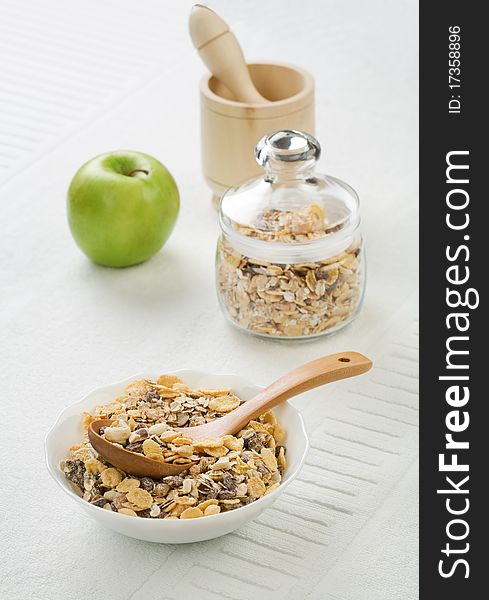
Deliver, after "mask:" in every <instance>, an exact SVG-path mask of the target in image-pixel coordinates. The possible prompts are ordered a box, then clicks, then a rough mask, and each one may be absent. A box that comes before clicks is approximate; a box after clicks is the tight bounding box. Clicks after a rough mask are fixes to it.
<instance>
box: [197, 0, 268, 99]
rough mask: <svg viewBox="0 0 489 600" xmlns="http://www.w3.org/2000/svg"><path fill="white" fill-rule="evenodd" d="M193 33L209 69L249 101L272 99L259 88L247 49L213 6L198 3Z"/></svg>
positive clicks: (235, 92)
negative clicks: (244, 53)
mask: <svg viewBox="0 0 489 600" xmlns="http://www.w3.org/2000/svg"><path fill="white" fill-rule="evenodd" d="M189 31H190V37H191V38H192V42H193V44H194V46H195V48H196V49H197V50H198V52H199V54H200V56H201V58H202V60H203V61H204V63H205V64H206V66H207V68H208V69H209V71H210V72H211V73H212V74H213V75H214V76H215V77H216V78H217V79H218V80H219V81H220V82H221V83H223V84H224V85H225V86H226V87H227V88H228V89H229V91H230V92H231V93H232V94H233V96H234V100H236V101H237V102H244V103H246V104H263V103H268V102H270V101H269V100H267V99H266V98H264V97H263V96H262V95H261V94H260V93H259V92H258V90H257V89H256V88H255V85H254V83H253V81H252V80H251V77H250V73H249V71H248V67H247V65H246V62H245V59H244V56H243V51H242V50H241V47H240V45H239V43H238V40H237V39H236V37H235V35H234V34H233V33H232V32H231V31H230V30H229V27H228V25H227V24H226V23H225V22H224V21H223V20H222V19H221V17H220V16H219V15H218V14H217V13H215V12H214V11H213V10H211V9H210V8H208V7H207V6H203V5H202V4H195V5H194V6H193V8H192V11H191V13H190V18H189Z"/></svg>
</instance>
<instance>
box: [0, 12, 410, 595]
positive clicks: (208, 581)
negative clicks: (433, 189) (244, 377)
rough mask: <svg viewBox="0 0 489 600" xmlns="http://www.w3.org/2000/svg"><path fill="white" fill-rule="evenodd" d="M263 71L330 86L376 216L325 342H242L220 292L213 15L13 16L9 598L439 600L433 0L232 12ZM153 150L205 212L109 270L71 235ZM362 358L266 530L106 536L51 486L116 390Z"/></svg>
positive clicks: (2, 43)
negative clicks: (426, 406)
mask: <svg viewBox="0 0 489 600" xmlns="http://www.w3.org/2000/svg"><path fill="white" fill-rule="evenodd" d="M209 4H210V6H212V7H214V8H216V9H217V10H218V11H219V12H220V13H221V14H222V15H223V16H224V17H225V18H226V19H227V20H228V22H229V23H230V24H231V26H232V28H233V30H234V32H235V33H236V35H237V36H238V38H239V39H240V41H241V43H242V46H243V48H244V50H245V54H246V56H247V58H248V59H249V60H260V59H261V60H266V59H270V60H277V61H288V62H292V63H296V64H298V65H300V66H303V67H305V68H307V69H308V70H310V71H311V72H312V73H313V74H314V75H315V78H316V84H317V136H318V138H319V140H320V141H321V143H322V145H323V151H324V153H323V157H322V159H321V164H320V166H321V169H322V170H324V171H326V172H327V173H330V174H333V175H336V176H338V177H340V178H342V179H345V180H346V181H347V182H349V183H350V184H351V185H352V186H353V187H355V188H356V189H357V190H358V192H359V194H360V197H361V200H362V215H363V230H364V232H365V237H366V242H367V248H368V274H369V281H368V289H367V296H366V301H365V306H364V309H363V311H362V313H361V316H360V317H359V319H358V321H357V322H356V323H354V324H353V325H352V326H351V327H350V328H347V329H346V330H344V331H343V332H341V333H340V334H338V335H336V336H334V337H331V338H325V339H322V340H320V341H317V342H314V343H308V344H292V343H282V344H277V343H272V342H267V341H262V340H257V339H252V338H249V337H247V336H244V335H242V334H240V333H238V332H236V331H234V330H231V329H230V328H229V327H228V326H227V325H226V323H225V321H224V319H223V317H222V316H221V314H220V313H219V308H218V304H217V300H216V297H215V293H214V280H213V255H214V246H215V240H216V235H217V224H216V216H215V213H214V212H213V211H212V209H211V207H210V193H209V190H207V188H206V186H205V184H204V182H203V179H202V175H201V170H200V156H199V113H198V110H199V107H198V92H197V87H198V80H199V77H200V76H201V75H202V73H203V72H204V67H203V65H202V64H201V63H200V61H199V58H198V56H197V55H196V53H195V51H194V49H193V48H192V45H191V43H190V40H189V38H188V34H187V16H188V12H189V9H190V6H191V2H188V1H186V0H185V1H182V0H179V1H178V2H177V1H176V0H175V1H172V2H170V1H168V0H167V1H164V0H159V1H157V0H141V1H139V2H129V1H128V0H117V1H116V0H105V1H104V2H101V1H100V0H99V1H96V0H83V2H81V1H78V2H75V1H72V2H62V0H44V1H43V2H34V0H32V1H30V2H28V1H25V0H24V1H23V2H15V1H14V0H3V1H2V4H1V7H0V71H1V73H2V76H1V77H0V219H1V236H0V269H1V279H0V281H1V300H0V301H1V305H0V326H1V346H0V364H1V371H0V377H1V380H2V387H1V390H2V393H1V398H2V400H1V402H2V423H3V424H2V433H1V436H0V439H1V444H2V471H1V476H2V479H1V484H0V496H1V515H0V518H1V520H2V546H3V552H2V559H1V561H0V572H1V575H2V578H1V579H2V581H1V585H2V592H1V595H2V597H5V598H10V599H13V600H17V599H19V600H27V599H31V598H32V599H36V600H44V599H46V600H57V599H63V600H78V599H81V598H106V599H110V600H112V599H118V600H119V599H120V600H130V599H131V600H140V599H143V598H155V599H158V600H159V599H166V598H168V599H173V598H175V599H176V598H179V599H182V598H185V599H186V598H190V597H196V598H199V599H203V600H207V599H209V600H215V599H217V598H228V599H230V600H247V599H248V598H251V597H259V598H281V599H283V598H294V599H296V598H301V599H302V598H308V599H309V600H324V599H327V600H392V598H398V599H400V600H412V599H413V598H415V597H417V591H416V590H417V524H416V523H417V491H416V489H417V488H416V485H417V430H416V424H417V412H416V409H417V383H416V377H417V365H416V361H417V350H416V348H417V334H416V322H415V319H416V314H417V306H416V304H417V184H418V182H417V175H418V173H417V141H418V140H417V127H418V123H417V98H418V96H417V94H418V89H417V3H416V2H414V0H395V1H392V0H371V1H370V2H363V1H362V0H355V1H353V0H349V1H346V0H324V1H323V0H322V1H320V0H316V1H313V0H300V1H299V0H294V1H292V0H267V2H261V1H259V0H256V1H255V0H242V1H239V2H238V1H235V2H224V0H220V1H213V2H209ZM119 148H130V149H134V150H142V151H145V152H148V153H150V154H152V155H154V156H155V157H157V158H159V159H160V160H161V161H162V162H164V163H165V165H166V166H167V167H168V168H169V169H170V170H171V172H172V173H173V174H174V176H175V178H176V180H177V182H178V185H179V188H180V192H181V201H182V208H181V215H180V219H179V222H178V225H177V227H176V229H175V232H174V234H173V235H172V237H171V239H170V241H169V242H168V244H167V245H166V246H165V248H164V249H163V251H162V252H161V253H159V254H158V255H157V256H155V257H154V258H153V259H152V260H150V261H149V262H147V263H146V264H144V265H142V266H139V267H136V268H132V269H127V270H109V269H104V268H100V267H96V266H94V265H93V264H91V263H90V262H89V261H88V260H87V259H86V258H85V257H84V256H83V255H82V254H81V253H80V251H79V250H78V249H77V248H76V246H75V244H74V242H73V241H72V239H71V237H70V233H69V230H68V227H67V225H66V215H65V193H66V189H67V186H68V184H69V181H70V179H71V177H72V176H73V174H74V172H75V171H76V170H77V168H78V167H79V166H80V165H81V164H82V163H83V162H84V161H85V160H87V159H88V158H90V157H91V156H93V155H95V154H98V153H100V152H104V151H109V150H112V149H119ZM340 350H358V351H362V352H365V353H367V354H369V355H371V356H372V358H373V359H374V360H375V362H376V368H375V370H374V371H372V372H371V374H369V376H368V377H367V378H365V379H363V380H362V382H361V383H360V382H358V383H357V382H355V383H353V384H351V385H350V384H349V383H346V384H336V385H335V386H334V387H331V388H329V389H328V390H323V391H318V392H315V393H310V394H309V395H307V397H306V396H304V397H303V398H299V399H297V400H295V403H296V405H298V406H300V407H301V408H302V409H303V411H304V415H305V418H306V422H307V425H308V428H309V431H310V433H311V439H312V444H313V448H312V450H311V453H310V458H309V459H308V463H307V464H306V466H305V468H304V471H303V473H302V474H301V478H300V479H299V480H298V481H296V482H295V483H294V484H293V486H292V487H291V488H290V490H291V491H290V494H289V493H286V494H284V496H283V497H282V498H281V499H280V500H279V502H277V504H276V505H275V506H274V507H273V508H272V509H269V510H268V511H267V512H266V513H265V515H264V516H263V517H262V518H260V520H259V522H255V523H252V524H251V525H249V526H248V527H247V528H245V529H244V530H241V531H240V532H237V533H235V534H231V535H229V536H226V537H225V538H222V539H218V540H215V541H211V542H207V543H202V544H194V545H190V546H185V547H175V546H164V545H160V546H158V545H152V544H148V543H144V542H139V541H136V540H131V539H128V538H123V537H121V536H119V535H117V534H115V533H112V532H110V531H106V530H101V529H99V528H98V527H97V526H96V525H95V523H92V522H91V521H90V520H88V518H87V517H86V516H85V515H84V514H81V513H80V512H78V511H77V508H76V506H74V505H73V504H72V503H71V502H70V500H69V498H68V497H66V496H65V495H64V494H62V492H61V491H60V490H59V489H57V488H56V487H55V484H54V483H53V482H52V481H51V480H50V479H49V476H48V474H47V472H46V469H45V466H44V459H43V437H44V435H45V433H46V431H47V430H48V429H49V427H50V425H51V424H52V422H53V421H54V419H55V418H56V416H57V414H58V412H59V411H60V410H61V409H62V408H63V407H64V406H66V405H67V404H70V403H72V402H74V401H76V400H77V399H78V398H79V397H80V396H81V395H84V394H85V393H86V392H87V391H88V390H90V389H91V388H92V387H95V386H98V385H102V384H104V383H107V382H111V381H114V380H117V379H120V378H123V377H126V376H128V375H130V374H131V373H135V372H138V371H141V370H152V369H154V370H160V371H162V372H164V371H171V370H172V369H177V368H185V367H189V368H198V369H208V370H211V371H219V370H222V371H229V372H239V373H246V374H249V376H250V377H251V378H253V379H254V380H255V381H257V382H258V383H266V382H269V381H271V380H272V379H273V378H275V377H276V376H278V375H279V374H280V373H282V372H283V371H286V370H287V369H289V368H292V367H294V366H296V365H297V364H298V363H300V362H304V361H306V360H308V359H312V358H314V357H317V356H320V355H322V354H326V353H328V352H335V351H340Z"/></svg>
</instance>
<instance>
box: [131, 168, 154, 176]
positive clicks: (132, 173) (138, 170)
mask: <svg viewBox="0 0 489 600" xmlns="http://www.w3.org/2000/svg"><path fill="white" fill-rule="evenodd" d="M134 173H144V174H145V175H149V171H146V170H145V169H133V170H132V171H129V173H128V174H127V176H128V177H132V176H133V175H134Z"/></svg>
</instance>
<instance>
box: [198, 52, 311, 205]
mask: <svg viewBox="0 0 489 600" xmlns="http://www.w3.org/2000/svg"><path fill="white" fill-rule="evenodd" d="M248 68H249V71H250V75H251V79H252V80H253V83H254V84H255V86H256V88H257V90H258V91H259V92H260V94H262V95H263V96H264V97H265V98H267V99H268V100H270V101H271V102H268V103H263V104H246V103H243V102H235V101H234V100H232V99H231V98H232V95H231V93H230V92H229V90H228V89H227V88H226V87H225V86H224V85H223V84H221V83H220V82H219V81H218V80H217V79H216V78H215V77H214V76H212V75H210V74H208V75H206V76H204V77H203V78H202V80H201V82H200V106H201V144H202V165H203V171H204V177H205V179H206V181H207V184H208V185H209V187H210V188H211V190H212V192H213V202H214V204H215V205H216V204H217V203H218V201H219V198H220V196H221V195H222V194H223V192H225V191H226V190H227V189H228V188H229V187H232V186H235V185H238V184H240V183H242V182H243V181H245V180H246V179H250V178H251V177H256V176H258V175H260V174H261V173H263V170H262V168H261V167H260V166H259V165H258V164H257V163H256V162H255V153H254V149H255V145H256V143H257V141H258V140H259V139H260V138H261V137H262V136H264V135H265V134H268V133H272V132H274V131H278V130H279V129H299V130H301V131H305V132H307V133H312V134H314V79H313V77H312V75H311V74H310V73H308V72H307V71H305V70H304V69H300V68H298V67H295V66H292V65H290V64H285V63H283V64H282V63H273V64H271V63H253V64H249V65H248Z"/></svg>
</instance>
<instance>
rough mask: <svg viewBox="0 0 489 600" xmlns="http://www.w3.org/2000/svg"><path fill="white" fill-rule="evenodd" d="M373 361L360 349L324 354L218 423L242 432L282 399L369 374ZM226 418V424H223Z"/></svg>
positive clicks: (278, 380)
mask: <svg viewBox="0 0 489 600" xmlns="http://www.w3.org/2000/svg"><path fill="white" fill-rule="evenodd" d="M371 367H372V361H371V360H370V359H368V358H367V357H366V356H363V354H359V353H358V352H339V353H338V354H330V355H329V356H323V357H322V358H318V359H316V360H313V361H311V362H308V363H306V364H305V365H302V366H300V367H298V368H297V369H294V370H293V371H290V372H289V373H286V374H285V375H283V376H282V377H280V379H277V381H275V382H274V383H272V384H271V385H269V386H268V387H267V388H265V389H264V390H263V391H262V392H260V393H259V394H258V395H257V396H255V397H254V398H252V399H251V400H248V401H247V402H245V403H244V404H242V405H241V406H239V407H238V408H236V409H235V410H233V411H232V412H231V413H229V415H226V416H225V417H223V418H222V419H217V420H216V421H215V423H216V424H219V425H221V424H222V426H223V427H225V428H226V429H227V430H228V431H231V430H232V431H234V432H236V431H239V430H240V429H242V428H243V427H244V426H245V425H246V423H248V421H250V420H252V419H256V417H258V416H260V415H262V414H263V413H265V412H267V411H268V410H270V409H271V408H273V407H274V406H277V405H278V404H280V403H281V402H284V401H285V400H288V399H289V398H292V397H293V396H297V395H298V394H302V393H303V392H307V391H308V390H312V389H313V388H316V387H319V386H321V385H324V384H326V383H331V382H333V381H338V380H339V379H347V378H348V377H355V376H356V375H361V374H362V373H366V372H367V371H368V370H369V369H370V368H371ZM224 421H226V423H224Z"/></svg>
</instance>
